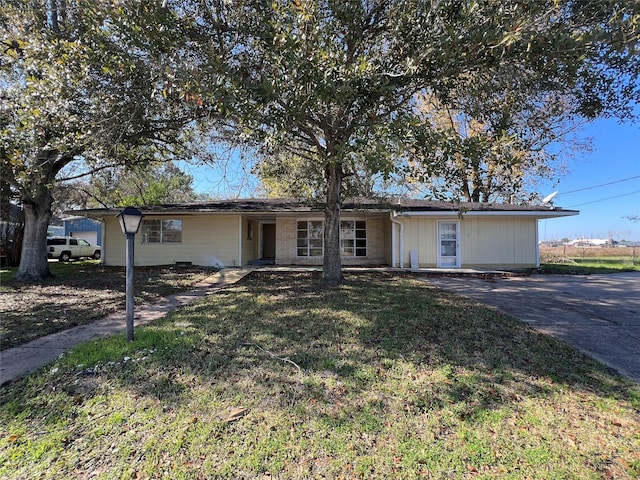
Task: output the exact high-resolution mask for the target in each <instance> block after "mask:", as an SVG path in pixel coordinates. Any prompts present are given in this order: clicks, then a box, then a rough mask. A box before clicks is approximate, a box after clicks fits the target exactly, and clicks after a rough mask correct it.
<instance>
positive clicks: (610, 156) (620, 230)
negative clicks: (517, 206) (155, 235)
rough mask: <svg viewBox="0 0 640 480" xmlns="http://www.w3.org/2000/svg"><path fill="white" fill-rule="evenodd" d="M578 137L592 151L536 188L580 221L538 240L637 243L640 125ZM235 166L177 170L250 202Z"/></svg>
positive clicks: (203, 188)
mask: <svg viewBox="0 0 640 480" xmlns="http://www.w3.org/2000/svg"><path fill="white" fill-rule="evenodd" d="M581 136H586V137H590V138H591V139H592V141H593V143H592V145H593V150H592V151H591V152H585V153H583V154H578V155H576V156H575V157H574V158H572V159H571V160H569V162H568V163H569V172H568V174H567V175H566V176H564V177H562V178H561V179H560V181H559V182H558V183H557V184H554V183H553V182H548V183H546V184H542V185H540V187H539V191H538V193H539V194H540V195H541V196H543V197H544V196H546V195H548V194H550V193H552V192H554V191H557V192H558V195H557V196H556V197H555V198H554V200H553V204H554V205H555V206H558V207H562V208H567V209H572V210H579V211H580V215H578V216H574V217H565V218H554V219H549V220H541V221H540V225H539V234H540V240H560V239H562V238H565V237H566V238H569V239H574V238H579V237H586V238H608V237H609V236H611V238H612V239H614V240H636V241H640V222H635V223H634V222H632V221H631V220H629V219H627V218H624V217H627V216H630V215H640V124H635V125H634V124H620V123H619V122H618V121H616V120H607V119H603V120H597V121H595V122H593V123H591V124H588V125H586V126H585V127H584V128H583V130H582V132H581ZM238 163H239V162H237V157H236V161H234V159H233V158H231V159H230V165H229V167H230V168H227V169H223V168H213V167H207V166H200V167H194V166H192V165H188V164H185V163H181V165H180V166H181V167H182V168H183V169H184V170H185V171H186V172H188V173H191V174H192V175H193V176H194V188H195V189H196V191H198V192H202V193H206V194H209V195H213V196H218V197H229V196H243V197H248V196H252V195H253V194H254V188H255V179H253V180H252V179H251V178H250V176H248V175H247V172H243V171H242V170H239V169H238V168H237V166H238ZM223 170H224V172H225V174H226V175H223V174H222V172H223ZM223 177H225V179H224V180H220V179H221V178H223ZM576 190H580V191H576ZM238 191H240V194H238V193H237V192H238Z"/></svg>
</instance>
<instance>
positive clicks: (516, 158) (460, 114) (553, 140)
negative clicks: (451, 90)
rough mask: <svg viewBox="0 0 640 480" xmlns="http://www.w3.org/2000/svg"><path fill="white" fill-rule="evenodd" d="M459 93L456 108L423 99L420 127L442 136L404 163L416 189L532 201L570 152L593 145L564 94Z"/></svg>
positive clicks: (441, 195) (475, 198)
mask: <svg viewBox="0 0 640 480" xmlns="http://www.w3.org/2000/svg"><path fill="white" fill-rule="evenodd" d="M464 90H465V91H467V89H466V88H465V89H464ZM455 97H456V98H455V99H454V100H452V103H451V106H448V105H444V104H443V103H442V102H441V101H439V100H438V99H437V98H435V97H434V96H433V95H431V96H426V95H420V96H419V97H418V102H417V110H418V115H419V118H420V122H421V123H422V124H423V125H422V126H419V127H418V128H424V129H425V130H426V131H427V132H429V135H430V136H432V137H433V138H434V139H435V140H434V141H432V142H429V143H428V144H426V145H425V148H421V149H415V150H414V151H413V152H409V153H408V154H407V157H406V164H405V165H404V167H403V168H401V172H402V173H403V174H404V175H402V177H401V181H402V182H406V185H405V187H406V188H407V189H408V190H409V191H410V192H412V193H413V194H414V195H415V194H419V193H423V192H424V196H427V197H431V198H436V199H454V200H459V201H460V200H461V201H467V202H501V203H502V202H506V203H517V202H521V203H530V202H531V201H532V200H533V199H534V198H535V197H536V195H537V194H536V193H535V186H536V183H537V181H539V180H541V179H547V180H548V179H557V178H559V177H560V176H562V174H563V173H564V172H566V168H567V159H568V158H569V156H570V153H571V152H576V151H579V150H580V151H585V150H588V149H589V145H588V142H586V141H579V140H578V139H577V137H576V136H575V131H576V130H577V129H578V128H579V125H580V119H577V118H575V113H574V112H572V111H571V105H569V104H568V103H567V101H566V100H565V99H563V98H558V97H557V95H550V94H549V93H546V92H543V93H542V94H541V95H536V94H535V93H534V92H530V91H527V90H525V91H520V90H517V91H515V92H501V94H500V95H497V96H496V97H494V98H482V99H481V100H479V99H474V98H468V96H467V98H465V95H463V94H462V93H456V94H455ZM434 164H437V165H438V166H437V167H436V168H435V169H434V167H433V165H434ZM425 166H426V167H425Z"/></svg>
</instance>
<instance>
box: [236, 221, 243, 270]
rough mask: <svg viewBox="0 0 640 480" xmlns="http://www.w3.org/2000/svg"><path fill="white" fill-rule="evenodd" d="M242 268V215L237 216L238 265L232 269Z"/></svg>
mask: <svg viewBox="0 0 640 480" xmlns="http://www.w3.org/2000/svg"><path fill="white" fill-rule="evenodd" d="M236 266H237V267H241V266H242V215H238V264H237V265H234V267H236Z"/></svg>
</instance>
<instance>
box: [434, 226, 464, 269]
mask: <svg viewBox="0 0 640 480" xmlns="http://www.w3.org/2000/svg"><path fill="white" fill-rule="evenodd" d="M459 237H460V222H451V221H446V222H445V221H440V222H438V268H460V241H459Z"/></svg>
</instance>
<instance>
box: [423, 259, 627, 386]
mask: <svg viewBox="0 0 640 480" xmlns="http://www.w3.org/2000/svg"><path fill="white" fill-rule="evenodd" d="M426 280H427V281H429V282H430V283H432V284H433V285H435V286H437V287H438V288H441V289H443V290H448V291H451V292H455V293H458V294H461V295H464V296H466V297H468V298H471V299H473V300H476V301H478V302H480V303H484V304H486V305H489V306H493V307H495V308H497V309H498V310H500V311H502V312H504V313H507V314H509V315H511V316H513V317H516V318H519V319H521V320H524V321H525V322H527V323H529V324H531V326H532V327H534V328H535V329H536V330H538V331H541V332H544V333H547V334H550V335H553V336H554V337H557V338H560V339H562V340H565V341H566V342H568V343H570V344H572V345H573V346H574V347H576V348H578V349H579V350H581V351H583V352H584V353H586V354H587V355H589V356H591V357H593V358H596V359H597V360H599V361H601V362H602V363H604V364H606V365H608V366H610V367H612V368H614V369H615V370H617V371H618V372H620V373H621V374H623V375H626V376H627V377H629V378H631V379H633V380H635V381H636V382H638V383H640V272H630V273H617V274H612V275H534V276H524V277H508V278H490V279H478V278H468V277H467V278H464V277H433V278H431V277H429V278H427V279H426Z"/></svg>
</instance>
